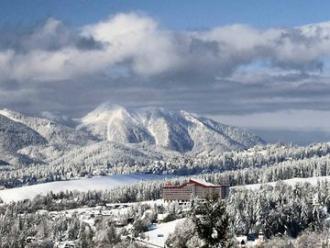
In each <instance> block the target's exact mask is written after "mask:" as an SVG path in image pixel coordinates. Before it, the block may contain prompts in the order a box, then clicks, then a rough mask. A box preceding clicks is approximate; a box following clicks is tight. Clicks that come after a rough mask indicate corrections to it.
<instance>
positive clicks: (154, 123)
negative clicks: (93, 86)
mask: <svg viewBox="0 0 330 248" xmlns="http://www.w3.org/2000/svg"><path fill="white" fill-rule="evenodd" d="M78 129H79V130H85V131H88V132H90V133H91V134H93V135H94V136H96V137H98V138H99V139H102V140H107V141H111V142H116V143H124V144H125V143H146V144H149V145H156V146H159V147H163V148H166V149H169V150H173V151H178V152H204V151H216V152H224V151H229V150H238V149H246V148H249V147H252V146H254V145H257V144H262V143H264V142H263V141H262V140H261V139H260V138H259V137H257V136H255V135H253V134H252V133H250V132H248V131H246V130H243V129H239V128H234V127H230V126H227V125H224V124H221V123H219V122H216V121H213V120H211V119H208V118H205V117H200V116H198V115H195V114H191V113H188V112H185V111H178V112H171V111H166V110H164V109H162V108H147V109H140V110H135V111H129V110H127V109H125V108H123V107H120V106H112V105H106V104H105V105H101V106H100V107H98V108H96V109H95V110H94V111H92V112H90V113H89V114H87V115H86V116H85V117H83V118H82V120H81V124H80V125H79V126H78Z"/></svg>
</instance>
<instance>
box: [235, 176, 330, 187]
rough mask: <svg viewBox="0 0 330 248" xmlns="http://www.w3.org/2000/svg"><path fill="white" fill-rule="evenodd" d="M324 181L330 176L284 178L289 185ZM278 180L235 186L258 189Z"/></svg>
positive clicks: (313, 183) (329, 178)
mask: <svg viewBox="0 0 330 248" xmlns="http://www.w3.org/2000/svg"><path fill="white" fill-rule="evenodd" d="M322 181H330V176H324V177H308V178H300V177H296V178H291V179H287V180H283V181H282V182H284V183H286V184H289V185H295V184H297V183H305V182H306V183H310V184H312V185H316V184H317V183H318V182H322ZM276 183H277V182H271V183H257V184H249V185H243V186H236V187H233V188H236V189H239V188H245V189H251V190H258V189H259V188H260V187H261V186H262V185H271V186H275V184H276Z"/></svg>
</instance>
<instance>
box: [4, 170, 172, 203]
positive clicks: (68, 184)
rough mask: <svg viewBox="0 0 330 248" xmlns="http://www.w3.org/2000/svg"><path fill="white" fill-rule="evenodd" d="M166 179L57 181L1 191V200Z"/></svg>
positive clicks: (129, 177)
mask: <svg viewBox="0 0 330 248" xmlns="http://www.w3.org/2000/svg"><path fill="white" fill-rule="evenodd" d="M166 178H168V176H162V175H152V174H133V175H113V176H97V177H92V178H82V179H77V180H70V181H57V182H50V183H43V184H35V185H30V186H24V187H18V188H12V189H5V190H0V198H1V199H2V200H3V201H4V202H6V203H7V202H11V201H20V200H24V199H33V198H34V197H35V196H37V195H39V194H43V195H45V194H47V193H48V192H50V191H52V192H54V193H59V192H61V191H66V190H69V191H73V190H78V191H89V190H107V189H108V190H109V189H113V188H115V187H119V186H124V185H131V184H135V183H139V182H142V181H146V180H165V179H166Z"/></svg>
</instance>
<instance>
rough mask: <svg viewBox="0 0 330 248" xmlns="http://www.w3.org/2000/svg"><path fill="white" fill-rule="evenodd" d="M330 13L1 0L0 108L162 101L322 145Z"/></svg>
mask: <svg viewBox="0 0 330 248" xmlns="http://www.w3.org/2000/svg"><path fill="white" fill-rule="evenodd" d="M329 10H330V1H318V0H315V1H302V0H300V1H298V0H291V1H288V0H277V1H275V0H274V1H273V0H272V1H270V0H269V1H266V0H264V1H261V0H259V1H256V0H244V1H243V0H242V1H230V0H226V1H220V0H218V1H215V0H214V1H205V0H204V1H202V0H200V1H192V0H190V1H187V0H176V1H170V0H162V1H157V0H152V1H151V0H150V1H143V0H135V1H129V0H126V1H125V0H121V1H109V0H107V1H106V0H84V1H78V0H56V1H55V0H54V1H51V0H29V1H28V0H1V1H0V107H6V108H10V109H14V110H17V111H21V112H25V113H31V114H40V113H42V112H52V113H55V114H58V115H68V116H73V117H81V116H82V115H84V114H85V113H87V112H88V111H91V110H92V109H93V108H95V107H96V106H98V105H99V104H101V103H103V102H109V103H113V104H119V105H124V106H126V107H146V106H156V107H159V106H161V107H166V108H169V109H173V110H180V109H184V110H187V111H190V112H195V113H198V114H201V115H207V116H211V117H213V118H215V119H217V120H219V121H223V122H225V123H227V124H231V125H235V126H241V127H247V128H250V129H253V130H256V132H257V133H258V132H259V133H260V134H262V136H263V137H266V139H268V140H270V141H279V140H282V139H283V137H284V139H286V141H292V142H297V143H304V142H305V143H309V142H314V141H325V140H328V139H329V138H328V137H330V127H329V125H328V123H329V121H330V40H329V38H328V37H330V11H329ZM305 25H307V26H305ZM306 116H308V117H309V118H308V119H307V120H306ZM280 134H281V135H280Z"/></svg>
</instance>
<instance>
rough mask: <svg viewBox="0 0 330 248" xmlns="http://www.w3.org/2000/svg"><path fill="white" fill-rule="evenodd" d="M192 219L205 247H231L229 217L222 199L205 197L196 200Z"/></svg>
mask: <svg viewBox="0 0 330 248" xmlns="http://www.w3.org/2000/svg"><path fill="white" fill-rule="evenodd" d="M192 219H193V222H194V223H195V225H196V228H197V233H198V236H199V238H200V239H202V240H204V241H205V247H210V248H211V247H221V248H223V247H231V245H232V243H231V239H230V235H229V217H228V214H227V212H226V205H225V203H224V201H221V200H215V199H207V200H206V201H205V202H197V203H195V206H194V207H193V209H192Z"/></svg>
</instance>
